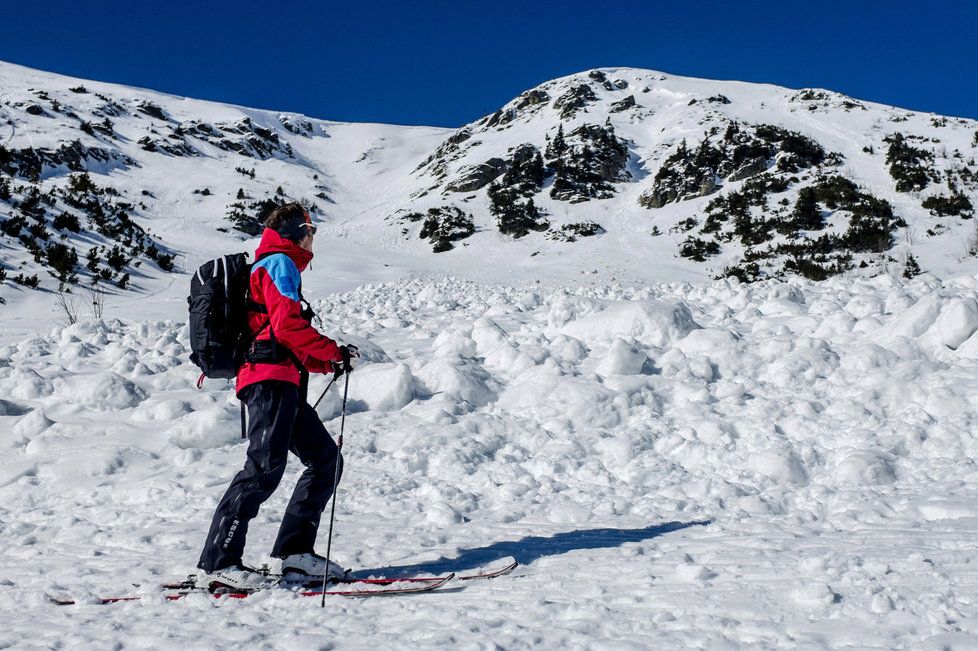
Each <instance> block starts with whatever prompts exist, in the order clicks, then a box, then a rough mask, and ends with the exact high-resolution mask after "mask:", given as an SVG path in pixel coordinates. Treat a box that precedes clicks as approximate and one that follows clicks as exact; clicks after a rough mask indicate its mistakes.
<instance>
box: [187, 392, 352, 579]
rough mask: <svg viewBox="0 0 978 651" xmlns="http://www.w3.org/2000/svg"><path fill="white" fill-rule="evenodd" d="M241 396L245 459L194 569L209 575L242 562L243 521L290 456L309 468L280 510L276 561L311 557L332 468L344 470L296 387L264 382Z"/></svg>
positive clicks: (269, 491)
mask: <svg viewBox="0 0 978 651" xmlns="http://www.w3.org/2000/svg"><path fill="white" fill-rule="evenodd" d="M239 397H240V398H241V400H242V401H243V402H244V403H245V407H246V408H247V411H248V439H249V445H248V459H247V461H246V462H245V466H244V469H243V470H241V471H240V472H238V474H237V475H235V477H234V479H233V480H232V481H231V485H230V486H228V489H227V492H225V493H224V497H222V498H221V502H220V503H219V504H218V506H217V511H216V512H215V513H214V520H213V521H212V522H211V528H210V531H209V532H208V534H207V540H206V541H205V543H204V551H203V552H201V554H200V562H199V563H198V564H197V567H199V568H201V569H203V570H205V571H208V572H213V571H215V570H219V569H222V568H225V567H230V566H232V565H235V564H239V563H241V557H242V554H243V553H244V546H245V536H246V535H247V533H248V522H249V521H250V520H251V519H252V518H254V517H255V516H256V515H258V507H260V506H261V505H262V503H263V502H264V501H265V500H267V499H268V498H269V496H271V494H272V493H273V492H274V491H275V488H276V487H277V486H278V484H279V481H281V479H282V474H283V473H284V472H285V462H286V459H287V458H288V455H289V452H290V451H291V452H292V453H293V454H294V455H296V456H297V457H299V460H300V461H301V462H302V463H303V465H305V467H306V469H305V471H304V472H303V473H302V476H301V477H299V481H298V483H297V484H296V486H295V491H293V493H292V500H291V501H290V502H289V505H288V507H287V508H286V509H285V515H284V516H283V517H282V524H281V526H280V527H279V531H278V538H277V539H276V540H275V545H274V546H273V547H272V554H271V555H272V556H273V557H276V558H281V557H284V556H288V555H289V554H301V553H305V552H312V551H313V547H314V545H315V543H316V531H317V530H318V529H319V519H320V517H321V516H322V513H323V510H324V509H325V507H326V503H327V502H328V501H329V498H330V496H331V495H332V494H333V481H334V475H335V472H336V464H337V463H339V465H340V472H342V470H343V459H342V457H341V456H340V455H339V452H338V450H337V448H336V443H334V442H333V439H332V437H331V436H330V435H329V433H328V432H327V431H326V427H325V426H324V425H323V423H322V421H321V420H319V416H318V415H317V414H316V412H315V410H313V408H312V407H310V406H309V404H308V403H307V402H306V401H305V399H304V398H303V399H301V400H300V398H299V389H298V387H296V386H295V385H294V384H291V383H289V382H281V381H278V380H265V381H263V382H257V383H255V384H252V385H250V386H247V387H245V388H244V389H242V390H241V394H240V396H239Z"/></svg>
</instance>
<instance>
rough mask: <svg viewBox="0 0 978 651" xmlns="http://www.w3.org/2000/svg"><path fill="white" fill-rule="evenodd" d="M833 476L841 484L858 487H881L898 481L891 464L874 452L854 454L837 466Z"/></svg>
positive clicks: (861, 451)
mask: <svg viewBox="0 0 978 651" xmlns="http://www.w3.org/2000/svg"><path fill="white" fill-rule="evenodd" d="M833 474H834V476H835V479H836V480H837V481H838V482H839V483H840V484H851V485H856V486H879V485H882V484H892V483H893V482H894V481H895V480H896V472H894V470H893V466H892V465H891V464H890V462H889V461H888V460H887V459H886V458H884V457H883V456H881V455H880V454H879V453H878V452H876V451H873V450H857V451H855V452H852V453H851V454H849V455H848V456H847V457H846V458H845V459H843V460H842V462H841V463H839V465H838V466H836V468H835V472H834V473H833Z"/></svg>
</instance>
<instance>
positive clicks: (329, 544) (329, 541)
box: [319, 371, 350, 608]
mask: <svg viewBox="0 0 978 651" xmlns="http://www.w3.org/2000/svg"><path fill="white" fill-rule="evenodd" d="M333 380H336V376H333ZM327 388H328V387H327ZM349 390H350V371H347V372H346V380H345V381H344V382H343V409H342V411H341V412H340V436H339V438H338V439H336V471H335V472H334V473H333V505H332V506H331V507H330V509H329V533H328V534H327V536H326V569H325V570H323V598H322V601H321V602H320V604H319V606H320V608H325V607H326V577H328V576H329V554H330V552H331V551H332V548H333V520H334V518H335V517H336V489H337V486H339V483H340V461H341V456H340V452H342V451H343V428H344V426H345V425H346V394H347V392H348V391H349Z"/></svg>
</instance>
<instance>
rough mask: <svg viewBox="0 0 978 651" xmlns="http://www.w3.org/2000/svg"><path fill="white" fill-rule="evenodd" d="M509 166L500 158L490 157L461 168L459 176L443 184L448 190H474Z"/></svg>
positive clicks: (495, 177)
mask: <svg viewBox="0 0 978 651" xmlns="http://www.w3.org/2000/svg"><path fill="white" fill-rule="evenodd" d="M508 168H509V163H508V162H506V161H505V160H503V159H502V158H490V159H489V160H487V161H486V162H484V163H479V164H478V165H472V166H470V167H466V168H464V169H462V171H461V173H460V176H459V178H457V179H455V180H454V181H452V182H451V183H449V184H448V185H446V186H445V190H447V191H448V192H474V191H476V190H481V189H482V188H484V187H486V186H487V185H489V184H490V183H492V182H493V181H494V180H496V179H497V178H499V176H500V175H501V174H503V173H504V172H505V171H506V170H507V169H508Z"/></svg>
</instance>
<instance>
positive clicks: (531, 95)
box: [516, 89, 550, 111]
mask: <svg viewBox="0 0 978 651" xmlns="http://www.w3.org/2000/svg"><path fill="white" fill-rule="evenodd" d="M549 101H550V95H548V94H547V92H546V91H543V90H539V89H534V90H528V91H526V92H525V93H523V94H522V95H520V97H519V99H518V100H517V101H516V110H517V111H519V110H521V109H525V108H527V107H529V106H536V105H537V104H543V103H545V102H549Z"/></svg>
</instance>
